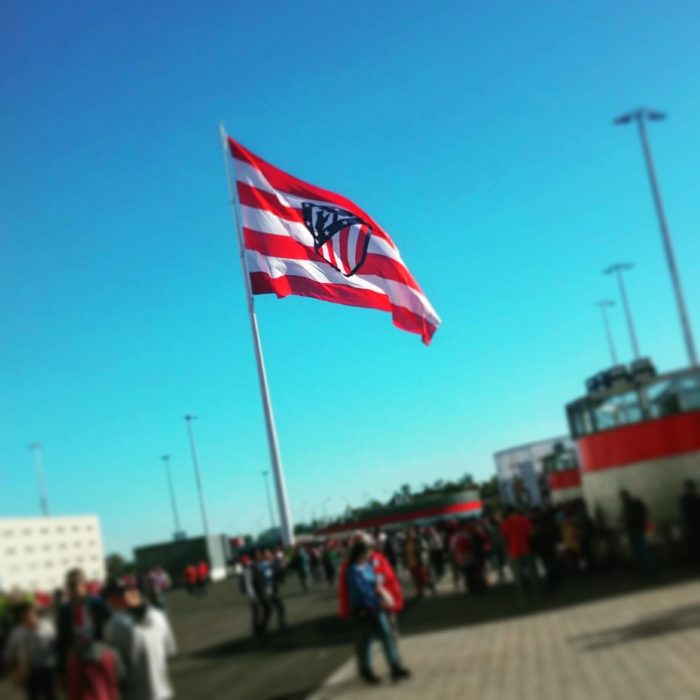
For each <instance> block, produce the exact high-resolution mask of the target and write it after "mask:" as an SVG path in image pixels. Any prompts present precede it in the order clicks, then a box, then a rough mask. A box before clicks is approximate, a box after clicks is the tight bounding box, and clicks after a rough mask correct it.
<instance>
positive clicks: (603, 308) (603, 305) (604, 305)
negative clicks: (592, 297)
mask: <svg viewBox="0 0 700 700" xmlns="http://www.w3.org/2000/svg"><path fill="white" fill-rule="evenodd" d="M596 304H597V305H598V306H599V307H600V313H601V314H602V316H603V325H604V326H605V335H606V337H607V339H608V347H609V348H610V357H611V358H612V363H613V365H616V364H617V352H616V350H615V341H614V340H613V334H612V329H611V328H610V319H609V318H608V308H610V307H611V306H615V302H614V301H609V300H608V299H602V300H601V301H597V302H596Z"/></svg>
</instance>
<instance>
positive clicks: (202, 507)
mask: <svg viewBox="0 0 700 700" xmlns="http://www.w3.org/2000/svg"><path fill="white" fill-rule="evenodd" d="M196 419H197V416H191V415H187V416H185V423H187V433H188V435H189V436H190V449H191V450H192V464H193V465H194V478H195V480H196V482H197V491H198V492H199V508H200V510H201V511H202V525H203V526H204V534H205V536H206V537H209V520H208V519H207V509H206V506H205V505H204V492H203V491H202V476H201V474H200V472H199V460H198V459H197V448H196V447H195V445H194V433H193V432H192V421H193V420H196Z"/></svg>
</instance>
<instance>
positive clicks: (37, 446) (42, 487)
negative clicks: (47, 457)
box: [29, 442, 49, 518]
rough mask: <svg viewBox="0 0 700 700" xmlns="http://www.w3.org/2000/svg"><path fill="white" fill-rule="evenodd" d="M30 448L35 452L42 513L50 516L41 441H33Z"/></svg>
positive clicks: (46, 516)
mask: <svg viewBox="0 0 700 700" xmlns="http://www.w3.org/2000/svg"><path fill="white" fill-rule="evenodd" d="M29 449H30V450H31V451H32V452H33V453H34V465H35V467H36V478H37V481H38V482H39V505H40V507H41V514H42V515H43V516H44V517H45V518H48V517H49V499H48V496H47V495H46V479H45V478H44V460H43V457H42V454H41V443H40V442H33V443H32V444H31V445H29Z"/></svg>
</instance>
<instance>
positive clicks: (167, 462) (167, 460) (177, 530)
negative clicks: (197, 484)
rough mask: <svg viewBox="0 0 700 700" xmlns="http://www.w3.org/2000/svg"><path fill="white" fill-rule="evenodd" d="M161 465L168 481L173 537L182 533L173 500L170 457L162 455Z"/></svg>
mask: <svg viewBox="0 0 700 700" xmlns="http://www.w3.org/2000/svg"><path fill="white" fill-rule="evenodd" d="M161 459H162V460H163V463H164V464H165V476H166V479H167V480H168V490H169V491H170V505H171V506H172V509H173V520H174V521H175V536H176V537H177V535H178V533H180V532H182V528H181V527H180V515H179V513H178V511H177V501H176V500H175V487H174V486H173V475H172V474H171V472H170V455H163V456H162V457H161Z"/></svg>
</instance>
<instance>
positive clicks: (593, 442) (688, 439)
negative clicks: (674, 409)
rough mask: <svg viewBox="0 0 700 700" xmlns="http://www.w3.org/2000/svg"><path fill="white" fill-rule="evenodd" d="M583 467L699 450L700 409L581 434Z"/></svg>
mask: <svg viewBox="0 0 700 700" xmlns="http://www.w3.org/2000/svg"><path fill="white" fill-rule="evenodd" d="M577 442H578V448H579V456H580V458H581V471H584V472H594V471H598V470H600V469H612V468H615V467H624V466H626V465H628V464H635V463H637V462H646V461H649V460H652V459H662V458H664V457H673V456H674V455H680V454H685V453H687V452H697V451H700V411H691V412H689V413H678V414H676V415H673V416H666V417H665V418H658V419H656V420H648V421H643V422H641V423H632V424H631V425H624V426H621V427H619V428H613V429H611V430H603V431H601V432H599V433H594V434H593V435H586V436H584V437H580V438H578V441H577Z"/></svg>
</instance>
